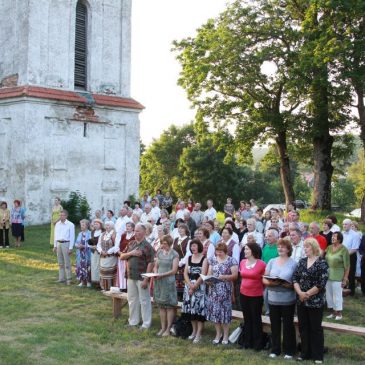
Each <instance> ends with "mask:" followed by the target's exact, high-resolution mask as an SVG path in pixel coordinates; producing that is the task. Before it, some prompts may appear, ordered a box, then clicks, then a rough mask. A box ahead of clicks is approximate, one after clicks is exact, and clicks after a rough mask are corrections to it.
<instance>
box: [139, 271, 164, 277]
mask: <svg viewBox="0 0 365 365" xmlns="http://www.w3.org/2000/svg"><path fill="white" fill-rule="evenodd" d="M141 276H142V278H155V277H156V276H160V274H157V273H155V272H146V273H144V274H141Z"/></svg>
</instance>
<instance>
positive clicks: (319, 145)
mask: <svg viewBox="0 0 365 365" xmlns="http://www.w3.org/2000/svg"><path fill="white" fill-rule="evenodd" d="M332 144H333V137H332V136H330V135H329V133H327V135H323V136H322V137H317V138H313V155H314V188H313V201H312V209H322V210H331V181H332V174H333V166H332V162H331V150H332Z"/></svg>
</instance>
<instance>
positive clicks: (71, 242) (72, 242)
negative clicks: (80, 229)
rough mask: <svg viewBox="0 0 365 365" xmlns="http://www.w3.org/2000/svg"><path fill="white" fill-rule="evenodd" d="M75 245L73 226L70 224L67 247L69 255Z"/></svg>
mask: <svg viewBox="0 0 365 365" xmlns="http://www.w3.org/2000/svg"><path fill="white" fill-rule="evenodd" d="M74 244H75V226H74V224H73V223H71V225H70V246H69V250H68V252H69V253H72V249H73V247H74Z"/></svg>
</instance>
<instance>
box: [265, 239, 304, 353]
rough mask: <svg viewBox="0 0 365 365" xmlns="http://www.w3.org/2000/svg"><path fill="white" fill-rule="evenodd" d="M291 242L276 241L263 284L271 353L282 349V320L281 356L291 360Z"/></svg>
mask: <svg viewBox="0 0 365 365" xmlns="http://www.w3.org/2000/svg"><path fill="white" fill-rule="evenodd" d="M291 253H292V245H291V243H290V241H289V240H288V239H286V238H282V239H280V240H279V242H278V254H279V256H278V257H276V258H273V259H271V260H270V261H269V263H268V264H267V266H266V271H265V277H264V278H263V283H264V285H265V286H266V287H267V288H268V302H269V308H270V323H271V332H272V348H271V353H270V357H271V358H275V357H277V356H279V355H280V353H281V347H282V346H281V323H283V344H282V345H283V350H284V359H286V360H290V359H292V357H293V356H294V354H295V351H296V339H295V328H294V312H295V301H296V297H295V292H294V289H293V274H294V272H295V269H296V266H297V264H296V262H295V261H294V260H293V259H292V258H291V257H290V256H291Z"/></svg>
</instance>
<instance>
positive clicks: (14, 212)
mask: <svg viewBox="0 0 365 365" xmlns="http://www.w3.org/2000/svg"><path fill="white" fill-rule="evenodd" d="M10 217H11V233H12V236H13V237H15V240H16V242H15V247H20V240H21V237H22V234H23V231H24V226H23V224H24V220H25V215H24V209H22V207H21V201H20V200H17V199H16V200H14V207H13V208H12V209H11V212H10Z"/></svg>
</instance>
